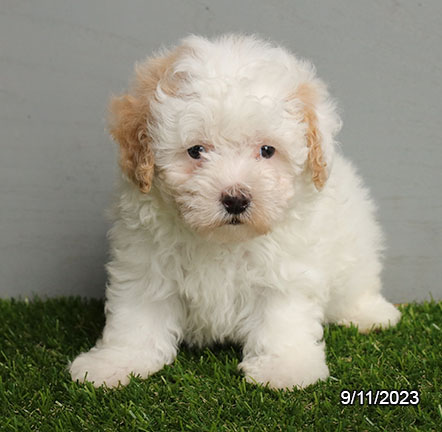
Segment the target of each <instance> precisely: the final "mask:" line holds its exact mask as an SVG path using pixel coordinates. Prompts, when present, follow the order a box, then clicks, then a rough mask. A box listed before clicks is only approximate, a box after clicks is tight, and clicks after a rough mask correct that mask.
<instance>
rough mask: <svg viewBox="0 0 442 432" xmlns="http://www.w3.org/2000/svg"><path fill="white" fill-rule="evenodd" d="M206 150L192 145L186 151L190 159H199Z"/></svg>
mask: <svg viewBox="0 0 442 432" xmlns="http://www.w3.org/2000/svg"><path fill="white" fill-rule="evenodd" d="M205 151H206V149H205V148H204V147H203V146H202V145H194V146H193V147H190V148H188V149H187V153H189V156H190V157H191V158H192V159H199V158H200V157H201V153H204V152H205Z"/></svg>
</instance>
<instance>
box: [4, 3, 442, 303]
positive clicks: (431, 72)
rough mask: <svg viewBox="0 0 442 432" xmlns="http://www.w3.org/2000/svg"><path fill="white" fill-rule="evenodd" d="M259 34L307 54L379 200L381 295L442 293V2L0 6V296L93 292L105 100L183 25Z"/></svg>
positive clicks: (105, 174) (105, 164)
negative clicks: (383, 243) (384, 246)
mask: <svg viewBox="0 0 442 432" xmlns="http://www.w3.org/2000/svg"><path fill="white" fill-rule="evenodd" d="M227 31H241V32H248V33H251V32H253V33H258V34H261V35H263V36H265V37H269V38H271V39H274V40H276V41H277V42H281V43H283V44H285V45H286V46H287V47H288V48H290V49H292V50H293V51H294V52H296V53H297V54H299V55H300V56H303V57H307V58H310V59H311V60H312V61H313V62H314V63H315V64H316V66H317V69H318V71H319V75H320V76H321V77H322V78H323V79H324V80H325V81H326V82H328V84H329V86H330V89H331V92H332V93H333V94H334V96H335V97H336V98H337V100H338V101H339V105H340V107H341V111H342V115H343V120H344V128H343V131H342V132H341V135H340V141H341V142H342V145H343V149H344V152H345V153H346V154H347V155H348V156H349V157H350V158H352V159H353V160H354V161H355V162H356V164H357V165H358V166H359V168H360V172H361V173H362V175H363V176H364V177H365V179H366V182H367V183H368V185H370V187H371V190H372V193H373V195H374V197H375V199H376V200H377V202H378V205H379V209H380V211H379V216H380V219H381V221H382V224H383V226H384V229H385V232H386V235H387V239H388V245H389V249H388V252H387V256H386V265H385V271H384V281H385V293H386V295H387V297H388V298H389V299H391V300H393V301H396V302H406V301H411V300H414V299H420V300H422V299H428V298H429V296H430V293H431V294H432V295H433V297H434V298H438V299H440V298H442V284H441V281H442V262H441V257H442V241H441V238H442V235H441V234H442V205H441V201H442V193H441V187H442V146H441V141H442V139H441V138H442V121H441V112H442V85H441V72H442V2H440V1H437V0H435V1H425V0H422V1H420V2H418V1H411V0H410V1H392V0H391V1H390V0H382V1H381V0H379V1H374V0H372V1H358V0H357V1H355V0H335V1H327V0H323V1H314V0H302V1H293V0H291V1H290V0H280V1H277V0H273V1H269V0H268V1H265V0H260V1H256V0H255V1H253V0H239V1H238V0H237V1H235V0H227V1H220V0H218V1H209V0H188V1H179V0H163V1H141V0H140V1H124V2H122V1H116V0H114V1H106V0H100V1H94V0H76V1H70V2H67V1H66V2H64V1H56V0H54V1H49V0H46V1H42V0H41V1H18V0H1V3H0V44H1V45H0V296H3V297H8V296H19V295H20V296H29V295H32V294H34V293H37V294H39V295H72V294H73V295H82V296H102V295H103V293H104V285H105V273H104V268H103V267H104V264H105V262H106V249H107V244H106V234H105V233H106V230H107V229H108V222H107V221H106V218H105V216H104V210H105V208H106V207H108V206H109V204H110V202H111V199H112V187H113V184H114V182H115V178H116V176H117V175H118V172H117V168H116V153H117V151H116V146H115V145H114V144H113V143H112V142H111V140H110V139H109V138H108V136H107V133H106V130H105V128H106V125H105V118H106V104H107V101H108V98H109V96H110V94H111V93H112V92H115V93H116V92H120V91H121V90H123V89H124V88H125V87H126V85H127V81H128V77H129V76H130V74H131V73H132V70H133V64H134V62H135V61H136V60H137V59H142V58H144V57H145V56H146V55H148V54H149V53H151V51H152V50H154V49H157V48H158V47H159V46H161V45H169V44H173V43H174V42H175V41H176V40H177V39H179V38H181V37H183V36H185V35H187V34H189V33H199V34H203V35H213V34H218V33H222V32H227Z"/></svg>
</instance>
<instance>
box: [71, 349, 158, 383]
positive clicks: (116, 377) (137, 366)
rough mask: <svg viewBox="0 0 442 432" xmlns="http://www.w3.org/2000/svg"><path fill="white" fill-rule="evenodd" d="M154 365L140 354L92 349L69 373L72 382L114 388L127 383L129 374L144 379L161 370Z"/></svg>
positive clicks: (73, 365) (72, 365)
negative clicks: (86, 382)
mask: <svg viewBox="0 0 442 432" xmlns="http://www.w3.org/2000/svg"><path fill="white" fill-rule="evenodd" d="M162 366H163V365H162V364H160V363H157V364H154V363H152V362H150V361H149V360H148V359H146V357H145V355H143V354H142V353H129V352H125V351H121V350H117V349H112V348H92V349H91V350H90V351H89V352H87V353H83V354H80V355H79V356H78V357H77V358H76V359H75V360H74V361H73V362H72V363H71V364H70V365H69V371H70V373H71V377H72V379H73V380H74V381H76V380H78V381H80V382H84V381H89V382H92V383H93V384H94V386H95V387H100V386H101V385H103V384H105V385H106V386H107V387H116V386H118V384H121V385H126V384H128V383H129V379H130V374H131V373H132V374H133V375H138V376H141V377H142V378H146V377H147V376H148V375H151V374H153V373H155V372H157V371H158V370H160V369H161V368H162Z"/></svg>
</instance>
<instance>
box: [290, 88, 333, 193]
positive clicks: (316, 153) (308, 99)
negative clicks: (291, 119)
mask: <svg viewBox="0 0 442 432" xmlns="http://www.w3.org/2000/svg"><path fill="white" fill-rule="evenodd" d="M295 96H296V98H297V99H299V100H300V101H301V102H302V110H303V121H304V122H305V123H306V124H307V131H306V140H307V147H308V148H309V153H308V165H309V168H310V171H311V173H312V180H313V183H314V185H315V186H316V189H318V190H321V189H322V188H323V187H324V184H325V182H326V181H327V178H328V174H329V173H328V167H327V162H326V161H325V158H324V153H323V146H322V141H323V137H322V134H321V131H320V130H319V125H318V116H317V114H316V106H317V104H318V95H317V92H316V90H315V88H314V86H312V85H311V84H308V83H304V84H301V85H300V86H299V87H298V88H297V90H296V95H295Z"/></svg>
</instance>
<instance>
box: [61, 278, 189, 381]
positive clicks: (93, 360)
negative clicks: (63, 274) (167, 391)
mask: <svg viewBox="0 0 442 432" xmlns="http://www.w3.org/2000/svg"><path fill="white" fill-rule="evenodd" d="M132 283H133V282H132ZM135 285H136V284H135ZM137 288H139V287H136V286H132V287H131V288H129V289H128V287H125V289H120V290H119V289H115V287H114V288H110V290H109V292H108V301H107V303H106V326H105V328H104V331H103V337H102V338H101V339H100V340H99V341H98V342H97V344H96V346H95V347H94V348H92V349H91V350H90V351H89V352H86V353H83V354H80V355H79V356H78V357H77V358H76V359H75V360H74V361H73V362H72V363H71V364H70V365H69V370H70V373H71V376H72V379H73V380H79V381H81V382H83V381H90V382H93V384H94V386H96V387H99V386H100V385H102V384H106V385H107V386H108V387H114V386H117V385H118V384H119V383H120V384H122V385H125V384H127V383H128V382H129V375H130V374H131V373H132V374H134V375H139V376H141V377H142V378H146V377H147V376H148V375H151V374H153V373H155V372H157V371H158V370H160V369H161V368H162V367H163V366H164V365H165V364H170V363H172V362H173V360H174V359H175V357H176V353H177V346H178V344H179V342H180V340H181V338H182V323H181V322H180V321H181V318H182V316H183V309H182V305H181V303H180V300H179V299H178V298H177V296H173V295H171V296H169V297H167V298H166V299H158V300H154V301H152V300H148V299H146V298H145V297H144V296H138V295H136V296H135V295H134V293H135V292H137V291H138V292H140V290H139V289H137Z"/></svg>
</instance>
